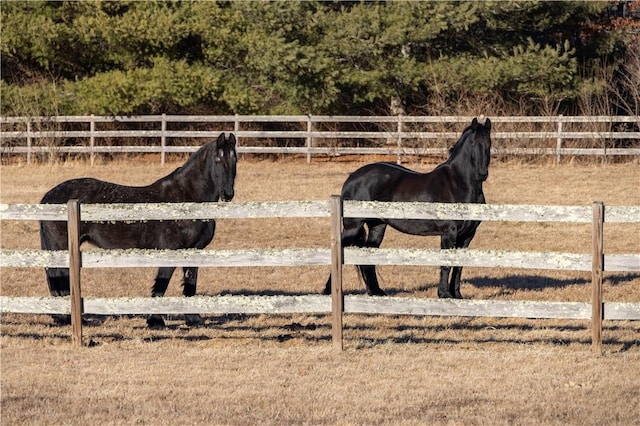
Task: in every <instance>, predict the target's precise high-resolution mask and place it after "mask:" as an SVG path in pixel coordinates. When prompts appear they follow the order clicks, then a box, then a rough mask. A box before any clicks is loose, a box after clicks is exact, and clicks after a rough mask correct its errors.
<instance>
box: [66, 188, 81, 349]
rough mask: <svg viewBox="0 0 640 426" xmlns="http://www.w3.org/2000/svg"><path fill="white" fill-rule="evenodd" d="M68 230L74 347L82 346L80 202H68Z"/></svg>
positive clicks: (72, 339)
mask: <svg viewBox="0 0 640 426" xmlns="http://www.w3.org/2000/svg"><path fill="white" fill-rule="evenodd" d="M67 217H68V220H67V232H68V237H69V279H70V285H71V329H72V337H71V341H72V344H73V347H75V348H77V347H79V346H82V311H83V307H82V296H81V293H80V267H81V263H82V259H81V258H80V203H79V202H78V200H69V202H68V203H67Z"/></svg>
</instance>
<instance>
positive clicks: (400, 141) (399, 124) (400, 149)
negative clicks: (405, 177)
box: [396, 114, 402, 164]
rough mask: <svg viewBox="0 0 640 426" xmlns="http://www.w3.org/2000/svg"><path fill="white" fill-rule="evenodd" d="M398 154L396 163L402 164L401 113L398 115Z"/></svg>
mask: <svg viewBox="0 0 640 426" xmlns="http://www.w3.org/2000/svg"><path fill="white" fill-rule="evenodd" d="M397 130H398V154H397V157H396V163H398V164H402V153H401V152H402V114H399V115H398V129H397Z"/></svg>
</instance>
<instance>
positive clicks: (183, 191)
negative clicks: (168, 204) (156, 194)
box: [155, 151, 215, 202]
mask: <svg viewBox="0 0 640 426" xmlns="http://www.w3.org/2000/svg"><path fill="white" fill-rule="evenodd" d="M209 168H210V165H209V164H208V161H206V153H205V152H201V151H198V152H196V153H195V154H193V155H192V156H191V157H189V159H188V160H187V162H186V163H185V164H184V165H182V166H181V167H178V168H177V169H176V170H174V171H173V172H172V173H171V174H169V175H168V176H165V177H164V178H162V179H160V180H159V181H157V182H156V183H155V184H156V185H160V186H162V187H163V188H164V189H165V190H166V191H168V192H172V193H174V194H175V195H176V196H177V197H179V198H180V199H184V200H185V201H187V200H188V201H193V202H208V201H214V196H215V195H214V194H215V190H214V188H213V186H214V185H213V182H211V179H210V177H209V175H208V173H209Z"/></svg>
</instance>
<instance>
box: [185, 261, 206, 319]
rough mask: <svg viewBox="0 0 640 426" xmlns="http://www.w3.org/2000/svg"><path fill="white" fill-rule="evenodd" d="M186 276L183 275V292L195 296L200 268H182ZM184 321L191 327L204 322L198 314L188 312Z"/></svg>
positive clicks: (188, 295)
mask: <svg viewBox="0 0 640 426" xmlns="http://www.w3.org/2000/svg"><path fill="white" fill-rule="evenodd" d="M182 271H183V272H184V276H183V277H182V294H183V295H184V296H186V297H191V296H195V294H196V284H197V282H198V268H194V267H189V268H186V267H185V268H182ZM184 322H185V323H186V324H187V325H188V326H190V327H197V326H201V325H203V324H204V320H203V319H202V317H201V316H200V315H198V314H186V315H185V316H184Z"/></svg>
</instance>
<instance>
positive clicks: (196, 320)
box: [184, 315, 204, 327]
mask: <svg viewBox="0 0 640 426" xmlns="http://www.w3.org/2000/svg"><path fill="white" fill-rule="evenodd" d="M184 322H185V324H187V326H189V327H202V326H203V325H204V319H202V317H201V316H200V315H185V316H184Z"/></svg>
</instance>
